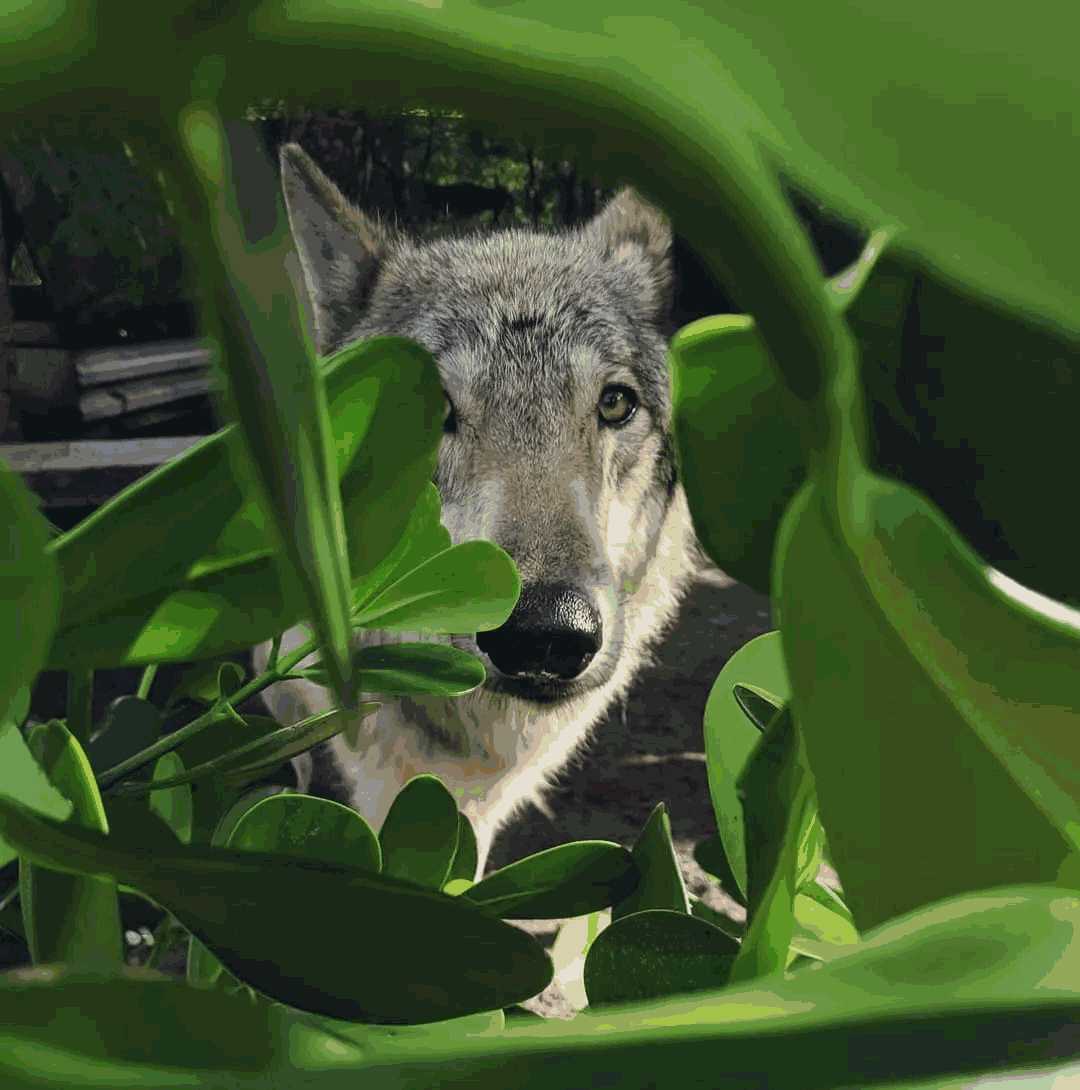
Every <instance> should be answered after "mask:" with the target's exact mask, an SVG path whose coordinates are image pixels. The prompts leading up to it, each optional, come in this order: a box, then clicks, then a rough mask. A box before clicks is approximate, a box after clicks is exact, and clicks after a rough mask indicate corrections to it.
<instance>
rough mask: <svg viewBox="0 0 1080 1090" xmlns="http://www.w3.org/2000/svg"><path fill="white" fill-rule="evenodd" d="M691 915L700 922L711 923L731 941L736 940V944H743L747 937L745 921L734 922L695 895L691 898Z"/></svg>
mask: <svg viewBox="0 0 1080 1090" xmlns="http://www.w3.org/2000/svg"><path fill="white" fill-rule="evenodd" d="M690 914H691V915H692V916H696V917H697V918H698V919H699V920H704V921H705V922H706V923H711V924H712V925H713V927H715V928H718V929H719V930H721V931H723V932H724V934H725V935H727V937H728V938H729V939H734V940H735V941H736V942H742V940H743V939H744V938H745V937H746V922H745V921H739V920H733V919H732V918H731V917H730V916H725V915H724V914H723V913H722V912H717V911H716V909H715V908H710V907H709V906H708V905H707V904H706V903H705V902H704V901H702V900H699V899H698V898H697V897H694V896H693V895H691V897H690Z"/></svg>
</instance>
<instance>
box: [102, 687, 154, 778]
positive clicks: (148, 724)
mask: <svg viewBox="0 0 1080 1090" xmlns="http://www.w3.org/2000/svg"><path fill="white" fill-rule="evenodd" d="M161 730H162V719H161V712H159V711H158V709H157V708H156V707H155V706H154V705H153V704H151V703H150V701H149V700H143V699H142V698H141V697H138V696H120V697H117V698H116V699H115V700H114V701H113V702H112V703H111V704H110V705H109V708H108V710H107V711H106V713H105V719H104V721H103V722H102V724H101V729H100V730H98V731H97V732H96V733H95V734H94V735H93V736H92V737H91V738H90V742H89V744H88V745H87V747H86V756H87V757H88V758H89V760H90V765H91V767H92V768H93V770H94V771H95V772H96V773H98V774H99V775H100V774H101V773H102V772H104V771H105V770H106V769H109V768H112V767H113V766H115V765H118V764H119V763H120V762H121V761H126V760H127V759H128V758H129V757H132V756H134V755H135V754H136V753H139V752H140V751H141V750H144V749H146V748H147V747H148V746H152V745H153V744H154V743H155V742H157V741H158V740H159V739H160V738H161ZM148 773H149V769H147V770H146V771H145V772H142V773H141V775H147V774H148ZM134 774H135V775H136V776H139V775H140V772H136V773H134Z"/></svg>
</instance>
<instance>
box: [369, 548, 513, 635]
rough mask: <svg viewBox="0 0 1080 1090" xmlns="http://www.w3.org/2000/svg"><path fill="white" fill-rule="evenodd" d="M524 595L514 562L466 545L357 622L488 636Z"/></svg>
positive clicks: (391, 592)
mask: <svg viewBox="0 0 1080 1090" xmlns="http://www.w3.org/2000/svg"><path fill="white" fill-rule="evenodd" d="M520 593H521V580H520V578H519V577H518V573H517V569H516V568H515V567H514V562H513V561H512V560H511V559H510V557H509V556H507V555H506V553H505V552H503V550H502V549H500V548H499V547H498V545H493V544H492V543H491V542H490V541H466V542H464V543H463V544H461V545H454V546H452V547H451V548H449V549H446V550H445V551H444V552H441V553H438V554H437V555H436V556H433V557H431V558H430V559H428V560H426V561H424V563H422V564H421V565H420V566H419V567H417V568H414V569H413V570H412V571H411V572H409V573H408V574H407V575H404V576H402V577H401V578H400V579H398V580H397V582H395V583H391V584H390V586H388V587H387V588H386V589H385V590H382V591H380V592H379V593H378V594H377V595H376V596H375V597H374V598H372V599H371V600H370V601H369V602H368V603H367V604H366V605H364V606H363V608H361V609H360V610H359V611H358V612H357V613H356V614H354V616H353V624H354V625H356V626H358V627H360V628H379V629H383V630H386V631H388V632H402V631H406V632H407V631H421V632H441V633H449V634H455V633H463V632H483V631H487V630H488V629H492V628H498V627H499V625H501V624H502V623H503V622H504V621H505V620H506V618H507V617H509V616H510V614H511V613H512V612H513V609H514V606H515V605H516V604H517V600H518V595H519V594H520Z"/></svg>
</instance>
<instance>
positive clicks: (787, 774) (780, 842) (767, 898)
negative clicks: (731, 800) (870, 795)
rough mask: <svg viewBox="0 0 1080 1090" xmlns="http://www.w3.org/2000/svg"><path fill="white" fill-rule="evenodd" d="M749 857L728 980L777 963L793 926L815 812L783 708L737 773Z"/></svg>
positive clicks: (797, 746)
mask: <svg viewBox="0 0 1080 1090" xmlns="http://www.w3.org/2000/svg"><path fill="white" fill-rule="evenodd" d="M739 795H740V797H741V798H742V800H743V812H744V817H745V822H746V854H747V859H748V860H749V872H748V879H749V881H748V891H747V892H748V897H747V920H748V925H747V929H746V936H745V938H744V939H743V942H742V946H741V948H740V950H739V957H738V959H737V960H736V963H735V967H734V969H733V970H732V980H733V981H744V980H749V979H751V978H753V977H756V976H764V975H766V974H768V973H773V972H779V971H780V970H782V969H783V968H784V965H785V963H786V959H787V953H788V947H789V945H790V943H791V936H792V933H793V931H794V926H795V909H794V901H795V893H796V890H797V888H798V878H799V867H800V856H799V852H800V847H801V845H802V844H803V841H804V838H805V835H806V829H807V826H809V825H810V824H811V823H812V822H813V820H814V818H815V816H816V806H815V799H814V781H813V777H812V776H811V775H810V772H809V770H808V769H807V767H806V758H805V756H804V754H803V750H802V744H801V741H800V738H799V734H798V731H797V730H796V729H795V724H794V722H793V720H792V718H791V714H790V712H788V711H786V710H785V711H784V712H782V713H781V714H780V715H778V716H777V717H776V718H775V719H774V720H773V722H772V723H771V724H770V726H769V729H768V730H767V731H766V732H765V734H763V735H762V736H761V738H760V740H759V742H758V744H757V746H756V747H755V748H754V752H753V753H752V754H751V756H750V760H749V762H748V763H747V765H746V768H745V769H744V770H743V773H742V775H741V776H740V778H739Z"/></svg>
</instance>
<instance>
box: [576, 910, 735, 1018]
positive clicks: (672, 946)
mask: <svg viewBox="0 0 1080 1090" xmlns="http://www.w3.org/2000/svg"><path fill="white" fill-rule="evenodd" d="M738 949H739V945H738V943H736V942H735V941H734V940H733V939H731V938H729V937H728V936H727V935H725V934H724V933H723V932H722V931H720V930H719V929H717V928H715V927H713V926H712V924H709V923H706V922H705V921H704V920H699V919H697V918H696V917H694V916H690V915H687V914H686V913H683V912H672V911H669V910H667V909H649V910H648V911H645V912H635V913H634V914H633V915H631V916H625V917H623V918H622V919H620V920H614V921H613V922H612V924H611V926H610V927H608V928H606V929H605V930H604V931H601V932H600V934H599V935H598V936H597V937H596V940H595V941H594V942H593V944H592V946H591V947H590V948H589V953H588V956H587V957H586V958H585V991H586V994H587V995H588V997H589V1006H590V1007H599V1006H603V1005H605V1004H608V1003H631V1002H634V1001H640V1000H644V999H659V998H660V997H662V996H669V995H679V994H680V993H682V992H694V991H707V990H709V989H713V988H722V987H723V986H724V985H725V984H726V983H727V981H728V977H729V975H730V973H731V967H732V964H733V962H734V960H735V955H736V953H737V952H738Z"/></svg>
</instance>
